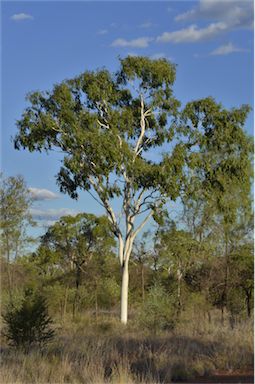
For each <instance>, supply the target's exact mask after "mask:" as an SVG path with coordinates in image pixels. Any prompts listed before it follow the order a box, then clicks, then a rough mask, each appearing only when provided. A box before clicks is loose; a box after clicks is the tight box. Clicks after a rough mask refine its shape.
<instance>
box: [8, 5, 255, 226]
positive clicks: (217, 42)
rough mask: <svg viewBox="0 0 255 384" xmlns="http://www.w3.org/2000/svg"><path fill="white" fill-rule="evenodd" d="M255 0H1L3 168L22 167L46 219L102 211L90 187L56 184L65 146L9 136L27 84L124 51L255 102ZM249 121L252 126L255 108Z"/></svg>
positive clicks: (200, 93) (186, 94) (218, 93)
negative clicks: (79, 189)
mask: <svg viewBox="0 0 255 384" xmlns="http://www.w3.org/2000/svg"><path fill="white" fill-rule="evenodd" d="M252 4H253V3H252V1H248V0H247V1H246V0H241V1H239V0H238V1H227V0H225V1H224V0H220V1H218V0H200V1H168V2H166V1H165V2H160V1H157V2H153V1H136V2H133V1H128V2H124V1H112V2H110V1H103V2H99V1H93V2H92V1H91V2H87V1H80V2H76V1H63V2H62V1H56V2H53V1H52V2H49V1H41V2H40V1H33V2H32V1H31V2H23V1H17V2H14V1H2V12H1V14H2V93H1V94H2V155H1V160H2V170H3V171H4V174H5V175H6V176H11V175H17V174H22V175H23V176H24V178H25V180H26V182H27V185H28V186H29V187H30V188H33V189H32V193H33V195H34V199H35V201H34V204H33V211H32V213H33V214H34V216H35V218H37V219H40V220H39V222H40V223H41V225H44V224H47V222H49V221H51V220H54V219H56V218H58V217H60V216H61V215H63V214H66V213H71V212H73V213H74V212H76V211H77V212H78V211H86V212H92V213H95V214H101V213H103V211H102V208H101V207H100V206H98V205H97V203H96V202H95V201H94V200H92V198H91V197H90V196H89V195H88V194H87V193H82V194H81V196H80V199H79V201H78V202H76V201H73V200H71V199H70V198H69V197H68V196H65V195H62V194H60V193H59V191H58V187H57V186H56V183H55V175H56V174H57V172H58V169H59V166H60V160H61V156H60V155H58V154H53V153H50V155H48V156H46V155H45V154H39V153H28V152H27V151H15V150H14V149H13V145H12V143H11V140H10V138H11V136H14V135H15V133H16V126H15V121H16V119H18V118H19V117H20V116H21V113H22V111H23V109H24V108H25V107H26V101H25V95H26V94H27V93H28V92H29V91H34V90H47V89H50V88H51V86H52V85H53V84H54V83H58V82H60V81H61V80H63V79H66V78H70V77H72V76H75V75H77V74H79V73H81V72H82V71H84V70H86V69H96V68H101V67H103V66H105V67H107V68H108V69H109V70H111V71H114V70H116V69H117V68H118V56H121V57H125V56H126V55H128V54H133V55H146V56H150V57H151V58H157V57H161V56H164V57H166V58H168V59H169V60H171V61H173V62H174V63H176V64H177V79H176V83H175V86H174V91H175V95H176V97H177V98H178V99H179V100H180V101H181V102H182V104H183V105H184V104H185V103H186V102H187V101H190V100H194V99H197V98H202V97H207V96H209V95H210V96H213V97H215V99H216V100H217V101H220V102H222V104H223V105H224V106H226V107H234V106H239V105H241V104H246V103H248V104H251V105H252V106H253V29H252V28H253V5H252ZM246 129H247V131H248V132H249V133H252V131H253V116H252V114H251V115H250V116H249V119H248V120H247V125H246Z"/></svg>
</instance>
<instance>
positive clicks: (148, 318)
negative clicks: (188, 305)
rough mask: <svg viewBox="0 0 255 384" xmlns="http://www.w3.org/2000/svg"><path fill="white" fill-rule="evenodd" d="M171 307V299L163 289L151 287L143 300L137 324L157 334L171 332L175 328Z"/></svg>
mask: <svg viewBox="0 0 255 384" xmlns="http://www.w3.org/2000/svg"><path fill="white" fill-rule="evenodd" d="M172 308H173V305H172V303H171V297H170V295H169V294H167V293H166V292H165V290H164V288H163V287H162V286H161V285H159V284H156V285H154V286H153V287H151V289H150V291H149V294H148V295H147V298H146V300H145V303H144V305H143V308H142V312H141V313H140V316H139V322H140V324H141V325H142V327H145V328H147V329H149V330H150V331H152V332H153V333H155V334H156V333H157V331H160V330H172V329H173V328H174V326H175V320H174V314H173V309H172Z"/></svg>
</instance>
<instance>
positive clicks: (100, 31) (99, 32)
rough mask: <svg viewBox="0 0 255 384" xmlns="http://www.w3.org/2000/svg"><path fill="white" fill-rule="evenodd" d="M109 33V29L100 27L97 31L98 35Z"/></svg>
mask: <svg viewBox="0 0 255 384" xmlns="http://www.w3.org/2000/svg"><path fill="white" fill-rule="evenodd" d="M107 33H108V30H107V29H99V31H97V35H106V34H107Z"/></svg>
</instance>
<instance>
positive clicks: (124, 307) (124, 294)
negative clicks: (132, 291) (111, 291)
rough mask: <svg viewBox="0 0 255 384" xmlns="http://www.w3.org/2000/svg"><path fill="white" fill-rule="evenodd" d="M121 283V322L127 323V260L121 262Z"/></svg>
mask: <svg viewBox="0 0 255 384" xmlns="http://www.w3.org/2000/svg"><path fill="white" fill-rule="evenodd" d="M121 272H122V283H121V315H120V318H121V323H122V324H127V319H128V278H129V275H128V260H126V261H124V262H123V266H122V271H121Z"/></svg>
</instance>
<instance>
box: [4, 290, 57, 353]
mask: <svg viewBox="0 0 255 384" xmlns="http://www.w3.org/2000/svg"><path fill="white" fill-rule="evenodd" d="M3 319H4V321H5V323H6V325H7V331H6V332H5V336H6V337H7V339H8V341H9V342H10V344H11V345H13V346H15V347H17V348H22V349H24V351H26V352H28V350H29V348H30V347H31V346H34V345H37V346H39V347H42V346H43V345H44V344H46V343H47V342H48V341H50V340H51V339H52V338H53V336H54V331H53V330H52V329H51V328H50V325H51V324H52V320H51V318H50V317H49V316H48V308H47V304H46V301H45V299H44V298H43V297H42V296H40V295H37V294H36V295H33V294H32V293H31V292H29V293H26V295H25V299H24V300H23V302H22V305H21V307H20V308H15V307H13V306H12V307H10V308H9V309H7V311H6V313H5V314H3Z"/></svg>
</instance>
